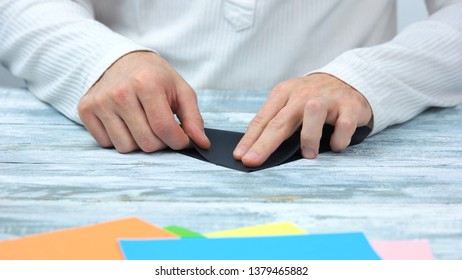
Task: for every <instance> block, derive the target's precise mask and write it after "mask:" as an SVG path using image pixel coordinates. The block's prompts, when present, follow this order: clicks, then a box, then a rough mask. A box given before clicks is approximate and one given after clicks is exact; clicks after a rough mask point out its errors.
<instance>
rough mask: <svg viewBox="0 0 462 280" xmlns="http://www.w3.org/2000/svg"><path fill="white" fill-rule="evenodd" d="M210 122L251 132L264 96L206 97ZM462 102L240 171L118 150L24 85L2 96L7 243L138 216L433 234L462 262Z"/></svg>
mask: <svg viewBox="0 0 462 280" xmlns="http://www.w3.org/2000/svg"><path fill="white" fill-rule="evenodd" d="M198 95H199V100H200V106H201V109H202V111H203V117H204V119H205V123H206V126H207V127H212V128H219V129H226V130H236V131H244V130H245V128H246V125H247V123H248V122H249V121H250V119H251V118H252V117H253V115H254V113H255V112H256V111H257V110H258V108H259V107H260V106H261V104H262V103H263V101H264V100H265V97H266V95H265V93H258V92H213V91H202V92H199V93H198ZM461 122H462V106H459V107H456V108H450V109H431V110H429V111H427V112H425V113H424V114H422V115H420V116H419V117H417V118H416V119H414V120H412V121H410V122H408V123H406V124H403V125H399V126H394V127H392V128H389V129H387V130H386V131H384V132H382V133H379V134H378V135H376V136H373V137H370V138H368V139H367V140H366V141H365V142H364V143H363V144H361V145H359V146H355V147H350V148H349V149H347V150H346V151H345V152H343V153H341V154H336V153H325V154H321V155H320V156H319V157H318V158H317V159H316V160H299V161H296V162H292V163H289V164H286V165H282V166H279V167H275V168H271V169H267V170H263V171H258V172H254V173H242V172H238V171H234V170H230V169H225V168H223V167H219V166H215V165H212V164H209V163H205V162H202V161H198V160H196V159H193V158H189V157H185V156H183V155H180V154H177V153H174V152H171V151H164V152H158V153H154V154H144V153H142V152H135V153H131V154H125V155H123V154H119V153H117V152H116V151H115V150H112V149H102V148H100V147H99V146H98V145H97V144H96V142H95V141H94V140H93V139H92V137H91V136H90V134H89V133H87V132H86V130H85V129H84V128H83V127H81V126H79V125H76V124H75V123H73V122H71V121H69V120H68V119H66V118H65V117H63V116H62V115H60V114H59V113H57V112H56V111H54V109H52V108H51V107H49V106H48V105H46V104H44V103H41V102H40V101H38V100H37V99H36V98H35V97H34V96H32V95H31V94H30V93H28V92H27V91H26V90H23V89H13V88H1V89H0V239H6V238H13V237H18V236H24V235H29V234H33V233H40V232H46V231H52V230H56V229H62V228H68V227H75V226H82V225H87V224H92V223H96V222H102V221H108V220H113V219H118V218H124V217H130V216H137V217H140V218H142V219H145V220H147V221H150V222H152V223H155V224H157V225H160V226H167V225H171V224H178V225H182V226H185V227H188V228H191V229H193V230H196V231H199V232H209V231H214V230H220V229H227V228H234V227H240V226H247V225H255V224H261V223H269V222H276V221H291V222H293V223H295V224H297V225H299V226H301V227H302V228H304V229H306V230H307V231H309V232H310V233H328V232H349V231H363V232H365V233H366V235H367V236H368V238H369V239H371V240H397V239H428V240H429V241H430V245H431V247H432V249H433V252H434V255H435V256H436V257H437V258H439V259H462V145H461V143H462V141H461V140H462V125H461Z"/></svg>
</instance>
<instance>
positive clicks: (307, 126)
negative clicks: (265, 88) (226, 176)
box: [234, 74, 372, 167]
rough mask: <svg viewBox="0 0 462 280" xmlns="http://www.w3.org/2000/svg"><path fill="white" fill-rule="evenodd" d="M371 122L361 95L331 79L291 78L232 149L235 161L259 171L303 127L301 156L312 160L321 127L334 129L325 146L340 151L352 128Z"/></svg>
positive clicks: (320, 76) (272, 95)
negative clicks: (325, 125) (326, 125)
mask: <svg viewBox="0 0 462 280" xmlns="http://www.w3.org/2000/svg"><path fill="white" fill-rule="evenodd" d="M371 118H372V110H371V107H370V105H369V103H368V102H367V100H366V99H365V98H364V96H363V95H362V94H361V93H359V92H358V91H357V90H355V89H354V88H352V87H351V86H349V85H348V84H346V83H344V82H343V81H341V80H339V79H337V78H335V77H333V76H330V75H327V74H312V75H309V76H306V77H302V78H295V79H291V80H288V81H285V82H282V83H280V84H279V85H277V86H276V87H275V88H274V89H273V90H272V92H271V93H270V95H269V98H268V100H267V101H266V102H265V104H264V105H263V107H262V108H261V109H260V111H259V112H258V113H257V114H256V116H255V117H254V119H253V120H252V121H251V123H250V124H249V127H248V128H247V132H246V133H245V135H244V137H243V138H242V139H241V141H240V142H239V144H238V145H237V147H236V149H235V150H234V157H235V158H236V159H237V160H241V161H242V162H243V163H244V164H245V165H246V166H250V167H256V166H259V165H261V164H262V163H263V162H265V160H266V159H268V157H269V156H270V155H271V154H272V153H273V152H274V151H275V150H276V149H277V148H278V147H279V145H281V144H282V142H284V141H285V140H286V139H287V138H289V137H290V136H291V135H292V134H293V133H294V132H295V131H296V130H297V129H299V128H300V126H302V131H301V139H300V145H301V149H302V155H303V156H304V157H305V158H310V159H313V158H316V156H317V155H318V150H319V142H320V140H321V134H322V128H323V126H324V124H325V123H327V124H331V125H333V126H335V130H334V133H333V134H332V137H331V141H330V145H331V148H332V150H333V151H336V152H339V151H341V150H343V149H345V148H346V147H347V146H348V144H349V143H350V140H351V136H352V135H353V133H354V132H355V130H356V128H357V127H359V126H363V125H366V124H368V123H369V121H370V120H371Z"/></svg>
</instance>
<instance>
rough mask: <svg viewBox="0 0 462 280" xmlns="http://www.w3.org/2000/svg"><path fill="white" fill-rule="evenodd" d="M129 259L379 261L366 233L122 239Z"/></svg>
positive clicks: (122, 244) (126, 256) (122, 246)
mask: <svg viewBox="0 0 462 280" xmlns="http://www.w3.org/2000/svg"><path fill="white" fill-rule="evenodd" d="M119 244H120V246H121V249H122V251H123V254H124V257H125V258H126V259H129V260H377V259H380V258H379V256H378V255H377V254H376V253H375V252H374V250H373V249H372V247H371V246H370V245H369V242H368V241H367V239H366V237H365V236H364V234H363V233H338V234H310V235H292V236H278V237H241V238H210V239H209V238H182V239H170V240H168V239H164V240H162V239H146V240H139V239H138V240H127V239H122V240H119Z"/></svg>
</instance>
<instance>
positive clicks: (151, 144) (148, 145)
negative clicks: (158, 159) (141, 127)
mask: <svg viewBox="0 0 462 280" xmlns="http://www.w3.org/2000/svg"><path fill="white" fill-rule="evenodd" d="M138 145H139V146H140V148H141V150H143V152H146V153H152V152H155V151H157V150H158V149H159V145H158V144H157V141H155V139H153V137H152V134H151V133H149V134H148V133H143V135H142V136H141V138H140V140H139V143H138Z"/></svg>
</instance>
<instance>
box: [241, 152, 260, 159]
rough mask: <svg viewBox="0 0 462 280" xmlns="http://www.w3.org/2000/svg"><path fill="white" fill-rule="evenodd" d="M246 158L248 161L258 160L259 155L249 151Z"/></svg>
mask: <svg viewBox="0 0 462 280" xmlns="http://www.w3.org/2000/svg"><path fill="white" fill-rule="evenodd" d="M244 157H245V158H246V159H247V160H256V159H257V158H258V155H257V153H256V152H254V151H248V152H247V153H246V154H245V155H244Z"/></svg>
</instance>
